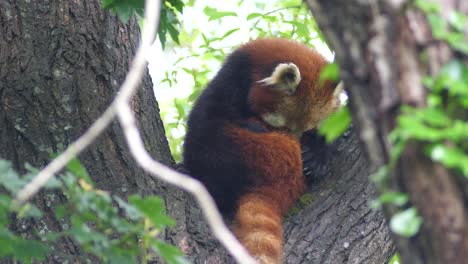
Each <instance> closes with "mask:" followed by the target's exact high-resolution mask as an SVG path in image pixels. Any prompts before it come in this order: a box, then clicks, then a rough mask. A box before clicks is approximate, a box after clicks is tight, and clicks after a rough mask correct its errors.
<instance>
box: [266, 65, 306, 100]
mask: <svg viewBox="0 0 468 264" xmlns="http://www.w3.org/2000/svg"><path fill="white" fill-rule="evenodd" d="M300 81H301V73H300V71H299V68H298V67H297V66H296V64H294V63H292V62H289V63H280V64H278V65H277V66H276V67H275V69H274V70H273V73H272V74H271V76H269V77H267V78H265V79H263V80H260V81H258V82H259V83H264V84H266V85H269V86H272V87H273V88H276V89H279V90H282V91H285V92H287V93H288V94H293V93H294V92H295V91H296V88H297V85H298V84H299V82H300Z"/></svg>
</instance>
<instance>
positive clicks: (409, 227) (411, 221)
mask: <svg viewBox="0 0 468 264" xmlns="http://www.w3.org/2000/svg"><path fill="white" fill-rule="evenodd" d="M422 223H423V220H422V218H421V217H420V216H419V215H418V211H417V210H416V208H414V207H411V208H408V209H406V210H404V211H401V212H398V213H396V214H395V215H393V216H392V219H390V229H391V230H392V231H393V232H395V233H396V234H398V235H400V236H404V237H412V236H414V235H416V234H417V233H418V231H419V229H420V228H421V225H422Z"/></svg>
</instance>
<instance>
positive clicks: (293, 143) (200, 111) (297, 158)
mask: <svg viewBox="0 0 468 264" xmlns="http://www.w3.org/2000/svg"><path fill="white" fill-rule="evenodd" d="M327 63H328V62H327V61H326V60H325V59H324V58H323V57H322V56H321V55H320V54H318V53H317V52H316V51H314V50H312V49H310V48H308V47H307V46H305V45H302V44H300V43H297V42H293V41H289V40H285V39H260V40H255V41H252V42H250V43H247V44H245V45H243V46H241V47H240V48H239V49H238V50H237V51H236V52H234V53H233V54H232V55H231V56H230V57H229V58H228V59H227V60H226V62H225V65H224V66H223V68H222V69H221V71H220V72H219V73H218V75H217V76H216V77H215V78H214V79H213V81H212V82H211V83H210V85H209V86H208V87H207V89H206V90H205V91H204V93H203V94H202V96H200V99H199V101H198V102H197V104H196V105H195V107H194V109H193V110H192V113H191V116H190V118H189V124H188V128H189V129H188V133H187V137H186V140H185V151H184V163H185V165H186V166H187V168H188V169H189V170H190V172H191V173H192V174H193V175H194V176H196V177H197V178H199V179H200V180H201V181H203V183H205V184H206V185H207V186H208V188H209V190H210V192H211V193H212V195H213V196H214V197H215V199H216V201H217V204H218V207H219V208H220V209H222V210H225V211H228V210H227V209H229V208H233V207H234V206H236V205H237V210H234V211H235V226H234V232H235V234H236V235H237V237H238V238H239V240H240V241H241V242H242V244H243V245H244V246H245V247H246V248H247V250H248V251H249V252H250V253H251V254H252V255H253V256H254V257H255V258H256V259H257V260H258V261H259V262H260V263H262V264H279V263H282V244H283V240H282V217H283V215H284V214H285V213H286V212H287V210H288V209H289V208H291V207H292V205H293V204H294V202H295V201H296V200H297V198H298V197H299V196H300V195H301V194H302V192H303V191H304V188H305V186H304V185H305V183H304V176H303V173H302V159H301V147H300V142H299V138H300V136H301V134H302V133H303V132H304V131H306V130H309V129H312V128H315V127H316V126H317V124H318V123H319V122H320V121H321V120H322V119H324V118H325V117H327V116H328V115H329V114H331V113H332V112H334V111H335V110H336V109H337V108H338V106H339V100H338V98H337V96H336V93H335V88H336V87H335V85H334V84H332V83H331V82H329V81H326V82H324V83H320V81H319V76H320V72H321V70H322V68H323V67H324V66H325V65H326V64H327ZM278 65H281V67H278ZM276 69H279V70H278V71H275V70H276ZM284 69H286V70H285V71H283V70H284ZM297 70H299V74H298V73H297ZM290 71H291V72H290ZM274 73H285V75H281V74H280V77H278V76H277V75H276V74H274ZM288 73H291V74H292V75H293V77H298V78H292V77H291V78H286V79H282V78H281V77H284V76H290V75H288ZM299 75H300V76H299ZM273 77H275V78H273ZM276 77H278V78H279V79H278V80H279V81H277V82H276ZM265 80H267V81H265ZM270 80H275V82H273V81H270ZM294 80H297V81H294ZM299 80H300V81H299ZM246 103H247V104H246ZM239 152H240V153H239ZM239 172H243V173H239ZM226 205H227V206H226ZM226 207H227V208H226ZM233 209H235V208H233Z"/></svg>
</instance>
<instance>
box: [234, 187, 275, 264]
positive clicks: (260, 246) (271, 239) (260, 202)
mask: <svg viewBox="0 0 468 264" xmlns="http://www.w3.org/2000/svg"><path fill="white" fill-rule="evenodd" d="M281 215H282V214H281V210H280V209H279V208H278V206H277V204H276V203H275V202H273V201H272V200H271V199H268V197H267V196H264V195H262V194H260V193H249V194H246V195H244V196H242V198H241V199H240V201H239V208H238V211H237V214H236V224H235V227H234V232H235V234H236V235H237V237H238V239H239V240H240V242H241V243H242V244H243V245H244V246H245V247H246V249H247V250H248V251H249V253H250V254H251V255H252V256H253V257H254V258H255V259H256V260H257V261H258V262H259V263H261V264H280V263H282V247H283V239H282V226H281Z"/></svg>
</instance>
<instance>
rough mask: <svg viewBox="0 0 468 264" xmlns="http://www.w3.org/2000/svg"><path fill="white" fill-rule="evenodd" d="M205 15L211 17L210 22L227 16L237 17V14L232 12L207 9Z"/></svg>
mask: <svg viewBox="0 0 468 264" xmlns="http://www.w3.org/2000/svg"><path fill="white" fill-rule="evenodd" d="M203 13H205V15H207V16H208V17H209V19H208V21H212V20H217V19H220V18H223V17H226V16H237V13H235V12H231V11H219V10H217V9H216V8H212V7H209V6H207V7H205V8H204V9H203Z"/></svg>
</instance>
